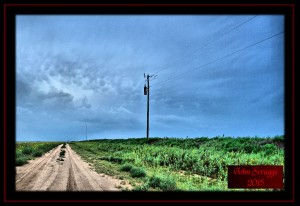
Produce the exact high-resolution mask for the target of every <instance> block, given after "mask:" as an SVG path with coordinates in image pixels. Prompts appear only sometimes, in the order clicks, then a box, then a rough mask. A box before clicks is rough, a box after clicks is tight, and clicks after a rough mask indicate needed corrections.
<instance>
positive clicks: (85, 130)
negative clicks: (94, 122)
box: [85, 123, 87, 141]
mask: <svg viewBox="0 0 300 206" xmlns="http://www.w3.org/2000/svg"><path fill="white" fill-rule="evenodd" d="M85 140H86V141H87V126H86V123H85Z"/></svg>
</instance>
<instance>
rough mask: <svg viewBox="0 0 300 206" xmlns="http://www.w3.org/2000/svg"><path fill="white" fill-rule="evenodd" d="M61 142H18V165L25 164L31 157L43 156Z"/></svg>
mask: <svg viewBox="0 0 300 206" xmlns="http://www.w3.org/2000/svg"><path fill="white" fill-rule="evenodd" d="M60 144H62V143H60V142H22V143H17V144H16V166H21V165H24V164H26V163H27V162H28V160H30V159H34V158H35V157H40V156H42V155H43V154H44V153H45V152H48V151H49V150H51V149H53V148H54V147H57V146H58V145H60Z"/></svg>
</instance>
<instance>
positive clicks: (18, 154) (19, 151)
mask: <svg viewBox="0 0 300 206" xmlns="http://www.w3.org/2000/svg"><path fill="white" fill-rule="evenodd" d="M22 156H23V153H22V151H21V150H16V158H18V157H22Z"/></svg>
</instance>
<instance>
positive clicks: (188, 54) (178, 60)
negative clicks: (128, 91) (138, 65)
mask: <svg viewBox="0 0 300 206" xmlns="http://www.w3.org/2000/svg"><path fill="white" fill-rule="evenodd" d="M257 16H258V15H255V16H253V17H251V18H250V19H247V20H246V21H243V22H242V23H240V24H239V25H237V26H235V27H233V28H232V29H230V30H228V31H226V32H225V33H223V34H221V35H220V36H218V37H217V38H216V39H213V40H212V41H210V42H208V43H207V44H205V45H204V46H202V47H199V48H197V49H195V50H193V51H191V52H189V53H187V54H185V55H184V56H183V57H182V58H180V59H177V60H175V61H173V62H172V63H171V64H169V65H168V66H166V67H165V68H163V69H160V70H158V71H156V72H154V74H158V73H159V72H161V71H163V70H166V69H168V68H169V67H170V66H172V65H174V64H175V63H178V62H180V61H182V60H184V59H185V58H186V57H188V56H190V55H192V54H194V53H195V52H197V51H199V50H200V49H204V48H205V47H207V46H208V45H210V44H211V43H213V42H215V41H217V40H219V39H220V38H221V37H223V36H225V35H226V34H228V33H230V32H232V31H233V30H235V29H237V28H239V27H240V26H242V25H244V24H246V23H247V22H249V21H251V20H252V19H254V18H255V17H257ZM126 76H128V75H126Z"/></svg>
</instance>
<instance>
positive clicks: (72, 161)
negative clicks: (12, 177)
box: [16, 144, 121, 191]
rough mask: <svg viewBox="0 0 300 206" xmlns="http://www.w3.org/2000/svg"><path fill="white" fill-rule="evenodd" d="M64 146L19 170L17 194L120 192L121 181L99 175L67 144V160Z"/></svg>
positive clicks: (18, 168) (17, 170)
mask: <svg viewBox="0 0 300 206" xmlns="http://www.w3.org/2000/svg"><path fill="white" fill-rule="evenodd" d="M61 146H62V145H60V146H58V147H56V148H54V149H52V150H51V151H50V152H48V153H46V154H45V155H43V156H42V157H39V158H37V159H34V160H31V161H30V162H29V163H28V164H25V165H23V166H20V167H16V190H17V191H120V189H118V188H117V187H119V186H120V184H121V180H118V179H114V178H112V177H110V176H106V175H104V174H98V173H96V172H95V171H93V170H92V169H91V167H90V166H89V164H88V163H86V162H84V161H83V160H82V159H81V158H80V156H79V155H77V154H76V153H75V152H74V151H73V150H72V149H71V147H70V146H69V145H68V144H67V145H66V148H64V149H63V150H65V157H64V158H63V160H64V161H60V160H58V158H59V153H60V151H61Z"/></svg>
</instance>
